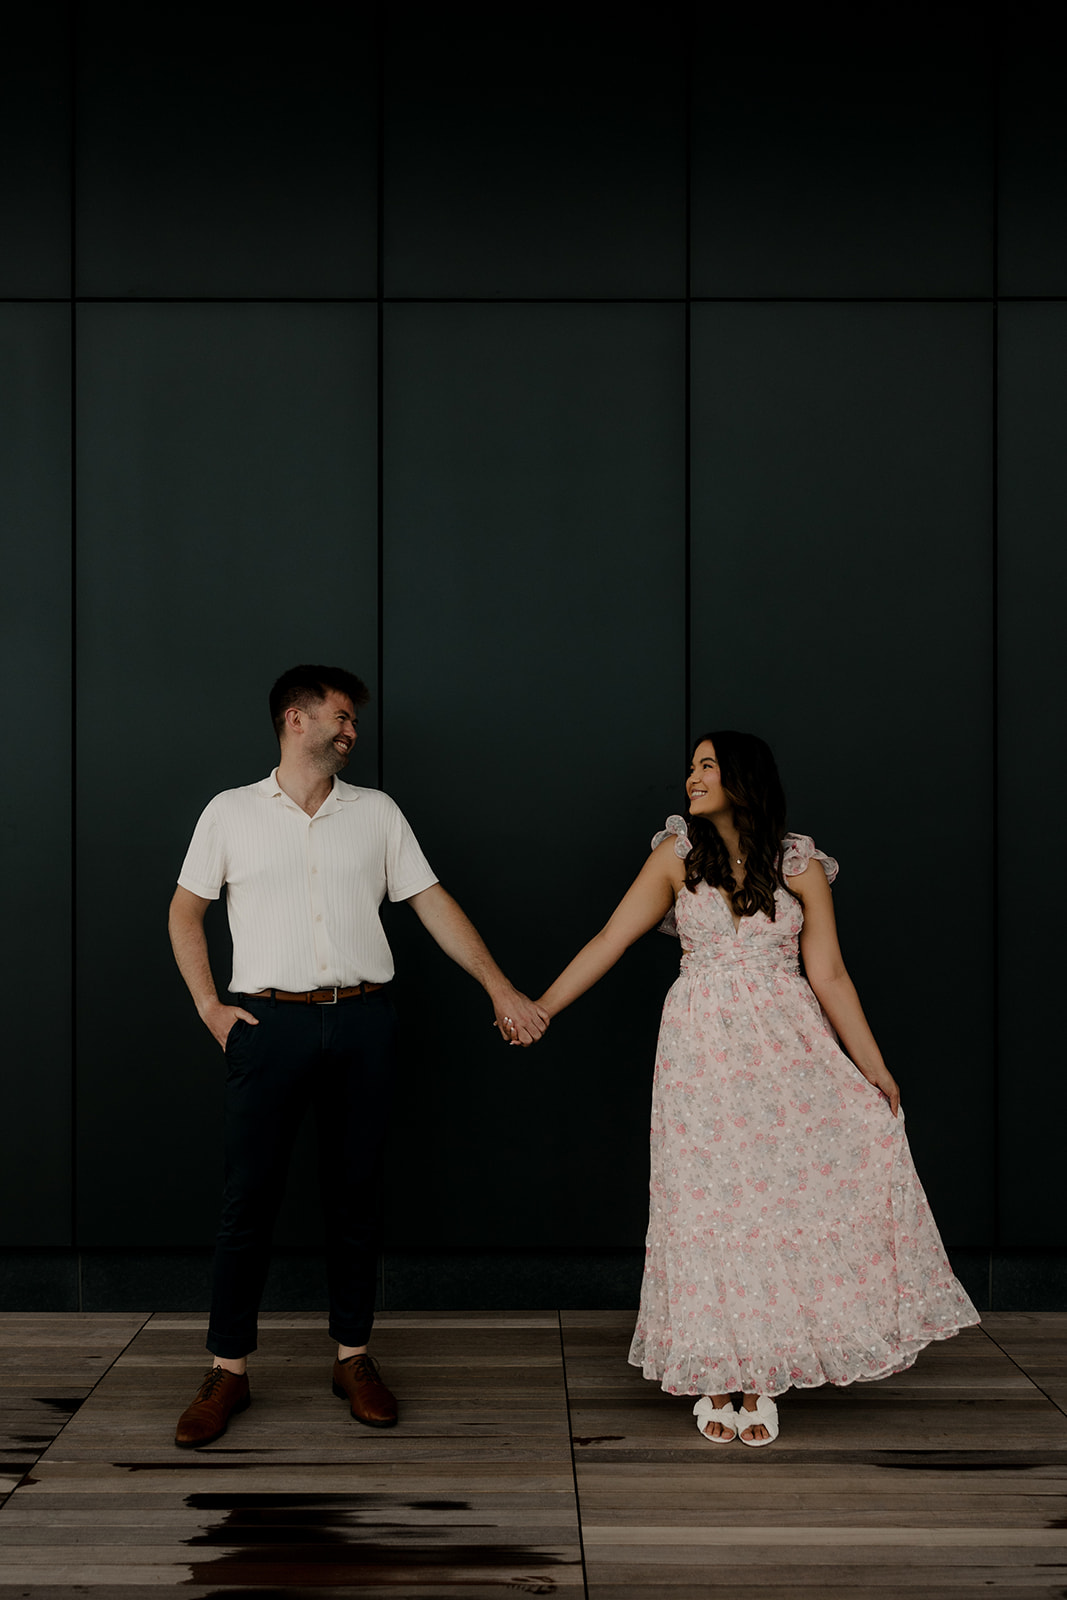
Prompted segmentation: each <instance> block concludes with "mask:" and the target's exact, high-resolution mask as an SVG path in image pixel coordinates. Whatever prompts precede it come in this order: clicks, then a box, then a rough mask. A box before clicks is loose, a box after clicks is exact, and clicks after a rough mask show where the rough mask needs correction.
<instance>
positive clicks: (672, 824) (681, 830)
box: [649, 817, 693, 860]
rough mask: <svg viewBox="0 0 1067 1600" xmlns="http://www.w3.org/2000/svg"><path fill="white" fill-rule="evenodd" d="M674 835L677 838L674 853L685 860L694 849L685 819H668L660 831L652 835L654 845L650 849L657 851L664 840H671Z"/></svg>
mask: <svg viewBox="0 0 1067 1600" xmlns="http://www.w3.org/2000/svg"><path fill="white" fill-rule="evenodd" d="M672 833H673V834H674V836H675V838H674V853H675V855H676V856H681V857H682V859H683V860H684V859H685V857H686V856H687V855H688V854H689V852H690V850H692V848H693V846H692V845H691V844H690V842H689V829H688V827H687V826H686V820H685V818H684V817H668V818H667V821H666V823H665V824H664V826H663V827H662V828H661V829H660V831H659V832H658V833H655V834H653V835H652V844H651V845H650V847H649V848H650V849H652V850H655V848H656V847H657V845H661V844H662V843H663V841H664V839H669V838H670V836H671V834H672Z"/></svg>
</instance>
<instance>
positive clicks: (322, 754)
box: [315, 739, 352, 778]
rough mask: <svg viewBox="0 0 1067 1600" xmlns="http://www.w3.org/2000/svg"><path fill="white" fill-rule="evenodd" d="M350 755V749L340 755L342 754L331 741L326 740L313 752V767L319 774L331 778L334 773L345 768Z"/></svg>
mask: <svg viewBox="0 0 1067 1600" xmlns="http://www.w3.org/2000/svg"><path fill="white" fill-rule="evenodd" d="M351 754H352V751H351V749H349V750H346V751H345V752H344V753H343V754H342V752H341V751H340V750H338V748H337V746H336V745H335V744H334V742H333V740H332V739H328V740H327V741H326V742H325V744H323V745H321V746H320V748H319V749H318V750H316V751H315V765H316V766H317V767H318V768H319V770H320V772H324V773H327V774H328V775H329V776H330V777H331V778H332V777H333V776H334V774H335V773H338V772H340V771H341V770H342V768H344V767H347V765H348V760H349V757H350V756H351Z"/></svg>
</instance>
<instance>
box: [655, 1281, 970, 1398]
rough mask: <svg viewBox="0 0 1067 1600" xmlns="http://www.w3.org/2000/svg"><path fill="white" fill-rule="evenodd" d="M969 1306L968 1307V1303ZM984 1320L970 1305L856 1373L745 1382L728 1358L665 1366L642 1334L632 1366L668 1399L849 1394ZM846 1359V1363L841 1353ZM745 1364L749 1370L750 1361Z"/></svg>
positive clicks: (793, 1372) (818, 1368)
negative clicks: (830, 1389)
mask: <svg viewBox="0 0 1067 1600" xmlns="http://www.w3.org/2000/svg"><path fill="white" fill-rule="evenodd" d="M964 1298H966V1297H964ZM968 1305H969V1306H970V1302H969V1301H968ZM981 1320H982V1319H981V1317H980V1316H979V1315H978V1312H977V1311H976V1310H975V1309H974V1307H973V1306H970V1311H969V1313H965V1314H964V1315H963V1316H961V1317H960V1319H959V1320H958V1321H957V1322H955V1323H952V1324H946V1325H945V1326H943V1327H940V1328H931V1329H930V1330H929V1331H926V1330H924V1332H923V1336H922V1337H915V1338H912V1339H907V1340H903V1341H901V1343H900V1344H899V1345H896V1346H887V1348H886V1355H885V1357H884V1358H883V1359H881V1360H877V1361H876V1360H872V1359H871V1358H870V1357H868V1358H867V1360H866V1363H865V1365H864V1366H863V1367H862V1368H861V1369H860V1370H858V1371H854V1372H853V1371H838V1372H837V1373H834V1372H827V1371H826V1370H825V1367H824V1364H823V1362H822V1361H819V1360H818V1358H816V1360H815V1362H814V1364H813V1366H812V1368H811V1369H810V1370H808V1371H805V1370H804V1368H803V1367H797V1366H793V1367H792V1368H791V1369H790V1371H789V1373H788V1374H786V1375H784V1376H783V1375H782V1374H781V1373H780V1372H778V1371H773V1372H772V1371H767V1372H765V1373H764V1374H762V1376H761V1377H760V1379H759V1380H756V1379H753V1378H751V1377H747V1378H746V1377H743V1376H742V1374H741V1371H740V1364H739V1362H738V1361H737V1358H736V1357H734V1358H732V1359H730V1358H724V1361H725V1362H726V1363H727V1364H726V1365H725V1366H722V1365H720V1363H709V1362H708V1361H706V1360H693V1361H690V1362H689V1363H681V1362H679V1363H677V1364H673V1363H668V1364H666V1365H664V1364H663V1363H661V1362H659V1361H657V1360H656V1356H655V1353H654V1352H649V1351H648V1348H647V1345H648V1341H647V1340H646V1339H642V1337H641V1336H640V1334H635V1335H634V1338H633V1343H632V1345H631V1346H630V1355H629V1362H630V1365H631V1366H632V1367H639V1368H640V1369H641V1372H642V1375H643V1376H644V1377H646V1378H648V1379H650V1380H651V1381H653V1382H658V1383H659V1386H660V1388H661V1389H662V1390H663V1391H664V1393H665V1394H676V1395H682V1396H686V1395H688V1396H690V1397H695V1396H697V1395H704V1394H766V1395H770V1397H771V1398H772V1399H774V1397H775V1396H776V1395H780V1394H785V1393H786V1392H787V1390H789V1389H821V1388H822V1387H823V1386H824V1385H825V1384H828V1383H832V1384H833V1385H834V1387H835V1388H837V1389H846V1388H848V1386H849V1385H850V1384H853V1383H875V1382H877V1381H878V1379H879V1378H891V1377H893V1376H894V1375H895V1374H896V1373H898V1372H906V1371H907V1370H908V1368H909V1367H912V1366H914V1365H915V1362H916V1360H917V1359H918V1357H919V1356H920V1355H921V1354H922V1352H923V1351H924V1350H925V1349H926V1347H927V1345H930V1344H937V1343H938V1342H940V1341H942V1340H945V1339H954V1338H955V1337H956V1335H957V1334H958V1333H960V1332H961V1331H962V1329H964V1328H974V1327H977V1326H978V1324H979V1323H980V1322H981ZM842 1358H843V1359H844V1353H843V1352H842ZM747 1364H748V1365H751V1362H748V1363H747Z"/></svg>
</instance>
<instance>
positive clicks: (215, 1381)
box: [174, 1367, 252, 1449]
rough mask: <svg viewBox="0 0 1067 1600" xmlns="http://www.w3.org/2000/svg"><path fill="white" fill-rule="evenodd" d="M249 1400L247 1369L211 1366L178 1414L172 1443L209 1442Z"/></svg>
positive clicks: (184, 1444)
mask: <svg viewBox="0 0 1067 1600" xmlns="http://www.w3.org/2000/svg"><path fill="white" fill-rule="evenodd" d="M251 1404H252V1396H251V1394H250V1393H249V1390H248V1374H247V1373H245V1372H241V1373H237V1372H227V1370H226V1368H225V1367H212V1368H211V1369H210V1370H209V1371H208V1372H206V1373H205V1374H204V1381H203V1383H202V1384H201V1385H200V1387H199V1389H198V1390H197V1392H196V1398H195V1400H194V1401H193V1403H192V1404H191V1405H189V1406H186V1408H185V1410H184V1411H183V1412H182V1414H181V1416H180V1417H179V1418H178V1431H177V1432H176V1433H175V1435H174V1443H175V1444H180V1445H181V1446H182V1447H183V1448H184V1449H192V1448H193V1447H194V1446H196V1445H199V1444H210V1443H211V1441H212V1439H217V1438H218V1437H219V1436H220V1434H223V1433H225V1432H226V1424H227V1423H228V1422H229V1420H230V1418H231V1417H232V1416H236V1415H237V1413H238V1412H239V1411H245V1410H247V1409H248V1407H249V1406H250V1405H251Z"/></svg>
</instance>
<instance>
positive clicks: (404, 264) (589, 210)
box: [384, 0, 686, 299]
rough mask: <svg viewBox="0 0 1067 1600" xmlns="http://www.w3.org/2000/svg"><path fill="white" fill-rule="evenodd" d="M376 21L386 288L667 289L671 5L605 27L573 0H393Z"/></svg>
mask: <svg viewBox="0 0 1067 1600" xmlns="http://www.w3.org/2000/svg"><path fill="white" fill-rule="evenodd" d="M385 18H386V29H387V34H386V38H387V49H386V57H385V72H386V80H387V82H388V86H389V87H388V93H387V95H386V98H385V240H384V248H385V272H386V285H387V293H389V294H390V295H401V296H411V295H417V296H427V297H430V298H437V297H441V296H453V295H454V296H475V297H477V296H486V297H491V298H498V297H501V296H515V297H525V296H531V297H533V298H535V299H545V298H550V297H552V296H555V295H568V296H600V295H609V296H630V295H633V296H638V295H679V294H683V293H684V292H685V203H686V202H685V56H684V50H683V49H681V48H680V45H681V40H682V33H681V27H680V22H679V17H678V15H677V13H676V10H675V7H674V6H673V5H670V4H666V5H664V4H659V5H655V6H653V5H648V4H646V5H641V6H631V7H627V8H624V9H621V10H619V11H617V12H616V13H615V14H614V16H613V17H612V19H611V24H610V26H605V17H604V15H603V14H602V13H600V12H599V11H596V10H594V9H592V8H584V7H581V6H571V7H568V8H567V10H566V13H565V14H563V13H562V12H561V10H560V9H559V8H556V7H553V6H539V7H535V8H529V9H526V10H523V11H521V12H520V11H515V10H512V9H510V8H508V7H507V6H496V7H489V6H486V7H477V8H470V7H456V6H441V5H434V4H426V3H419V4H412V3H408V0H401V3H399V4H391V5H388V6H386V8H385ZM562 39H565V44H564V43H562Z"/></svg>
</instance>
